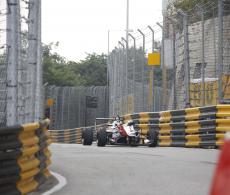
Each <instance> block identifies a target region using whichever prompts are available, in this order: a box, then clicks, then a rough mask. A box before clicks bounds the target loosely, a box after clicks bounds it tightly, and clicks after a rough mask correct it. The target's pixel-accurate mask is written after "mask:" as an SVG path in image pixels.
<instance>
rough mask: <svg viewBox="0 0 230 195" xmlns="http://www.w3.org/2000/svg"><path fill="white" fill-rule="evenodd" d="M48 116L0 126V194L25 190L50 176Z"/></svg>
mask: <svg viewBox="0 0 230 195" xmlns="http://www.w3.org/2000/svg"><path fill="white" fill-rule="evenodd" d="M48 125H49V120H44V121H42V122H41V123H31V124H25V125H18V126H14V127H6V128H0V194H27V193H29V192H32V191H35V190H36V189H37V188H38V187H39V186H40V185H41V184H42V183H43V182H44V181H46V180H47V179H48V178H49V177H50V173H49V170H48V166H49V165H50V164H51V160H50V157H51V153H50V151H49V149H48V146H49V144H50V143H51V140H50V139H49V136H48V130H47V127H48Z"/></svg>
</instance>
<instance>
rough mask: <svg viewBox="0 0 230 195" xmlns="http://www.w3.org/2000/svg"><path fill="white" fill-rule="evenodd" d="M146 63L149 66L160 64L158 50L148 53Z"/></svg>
mask: <svg viewBox="0 0 230 195" xmlns="http://www.w3.org/2000/svg"><path fill="white" fill-rule="evenodd" d="M148 65H149V66H160V65H161V54H160V53H159V52H154V53H149V54H148Z"/></svg>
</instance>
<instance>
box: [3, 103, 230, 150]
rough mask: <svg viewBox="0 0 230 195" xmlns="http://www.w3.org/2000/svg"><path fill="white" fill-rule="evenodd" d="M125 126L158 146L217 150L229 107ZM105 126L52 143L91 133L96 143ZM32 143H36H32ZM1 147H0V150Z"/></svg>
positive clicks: (146, 117) (64, 134) (229, 122)
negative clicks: (154, 140)
mask: <svg viewBox="0 0 230 195" xmlns="http://www.w3.org/2000/svg"><path fill="white" fill-rule="evenodd" d="M122 118H123V121H124V123H127V122H128V121H130V120H133V121H134V123H135V127H136V128H138V129H140V131H141V136H142V138H143V139H144V138H146V137H147V135H148V133H149V131H150V130H151V131H152V130H154V131H157V132H158V133H159V137H158V145H159V146H175V147H219V146H221V145H222V144H223V139H224V134H225V133H226V132H227V131H230V105H227V104H224V105H216V106H206V107H196V108H187V109H182V110H171V111H170V110H169V111H162V112H141V113H134V114H129V115H124V116H122ZM106 126H107V124H102V125H96V127H95V126H92V127H82V128H76V129H69V130H68V129H67V130H50V132H49V133H50V136H51V139H52V141H53V142H57V143H79V144H80V143H82V135H83V133H84V132H85V131H86V130H90V131H92V132H93V134H94V140H95V139H96V132H97V130H98V129H100V128H105V127H106ZM34 141H35V140H34ZM0 147H1V146H0Z"/></svg>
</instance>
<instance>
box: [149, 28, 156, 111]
mask: <svg viewBox="0 0 230 195" xmlns="http://www.w3.org/2000/svg"><path fill="white" fill-rule="evenodd" d="M148 28H149V30H150V31H151V32H152V53H153V52H154V49H155V47H154V39H155V38H154V30H153V29H152V27H151V26H148ZM150 78H151V79H152V90H151V96H150V97H152V99H151V101H150V102H151V107H150V112H151V111H154V110H155V104H154V103H155V101H154V100H155V97H154V91H155V86H154V79H155V78H154V66H153V67H152V68H151V72H150ZM151 79H150V80H151Z"/></svg>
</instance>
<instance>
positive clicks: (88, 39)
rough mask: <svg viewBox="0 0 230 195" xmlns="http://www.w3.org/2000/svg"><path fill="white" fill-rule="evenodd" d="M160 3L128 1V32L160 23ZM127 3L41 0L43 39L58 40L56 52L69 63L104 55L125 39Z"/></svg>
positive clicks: (85, 0) (149, 0) (115, 0)
mask: <svg viewBox="0 0 230 195" xmlns="http://www.w3.org/2000/svg"><path fill="white" fill-rule="evenodd" d="M161 9H162V2H161V0H130V29H133V30H134V31H136V29H138V28H140V29H144V28H146V26H147V25H151V26H154V25H155V24H156V22H161V21H162V17H161V15H162V14H161V13H162V12H161ZM125 28H126V0H97V1H96V0H44V1H42V39H43V42H44V43H50V42H56V41H59V42H60V45H59V49H58V50H57V52H58V53H60V54H61V55H63V56H64V57H66V58H67V59H68V60H75V61H78V60H82V59H84V58H85V56H86V53H93V52H95V53H97V54H101V53H107V44H108V41H107V40H108V39H107V34H108V30H110V31H111V32H110V49H112V48H113V47H114V46H116V45H117V41H118V40H119V39H120V37H121V36H125V32H124V29H125Z"/></svg>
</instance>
